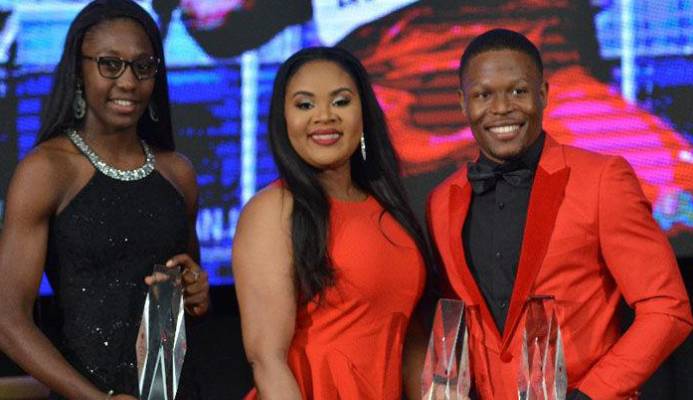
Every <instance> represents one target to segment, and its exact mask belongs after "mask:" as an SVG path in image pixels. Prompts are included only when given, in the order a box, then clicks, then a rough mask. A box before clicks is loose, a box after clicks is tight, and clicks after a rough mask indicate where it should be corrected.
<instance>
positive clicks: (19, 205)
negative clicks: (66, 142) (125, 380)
mask: <svg viewBox="0 0 693 400" xmlns="http://www.w3.org/2000/svg"><path fill="white" fill-rule="evenodd" d="M63 164H64V163H60V162H59V160H56V157H54V156H53V155H51V154H50V151H46V150H37V151H35V152H33V153H31V154H30V155H29V156H27V158H25V159H24V160H23V161H22V162H21V163H20V164H19V166H18V167H17V170H16V171H15V174H14V176H13V178H12V181H11V182H10V186H9V190H8V192H7V203H6V213H5V223H4V226H3V229H2V232H1V233H0V276H1V277H2V279H0V349H2V351H3V352H4V353H5V354H7V355H8V356H9V357H10V358H12V359H13V360H14V361H15V362H16V363H17V364H18V365H19V366H20V367H22V369H24V370H25V371H27V372H28V373H29V374H31V375H32V376H34V377H35V378H37V379H38V380H39V381H41V382H43V383H44V384H46V385H47V386H48V387H49V388H50V389H51V390H53V391H55V392H57V393H60V394H61V395H63V396H65V397H67V398H69V399H94V400H104V399H105V398H106V393H103V392H101V391H99V390H98V389H97V388H96V387H95V386H94V385H92V384H91V383H90V382H89V381H88V380H87V379H86V378H84V377H83V376H81V375H80V374H79V373H77V371H75V370H74V369H73V368H72V367H71V366H70V365H69V364H68V363H67V361H65V359H64V358H63V356H62V355H61V354H60V353H59V352H58V350H57V349H56V348H55V347H54V346H53V345H52V343H51V342H50V341H49V340H48V339H47V338H46V336H45V335H44V334H43V333H42V332H41V331H40V330H39V329H38V328H37V327H36V325H35V324H34V321H33V318H32V309H33V305H34V301H35V299H36V294H37V292H38V288H39V285H40V282H41V276H42V274H43V267H44V262H45V257H46V248H47V241H48V224H49V222H48V221H49V218H50V216H51V215H53V214H54V213H55V210H56V209H57V205H58V204H59V202H60V201H61V196H62V193H63V192H64V190H63V188H65V187H66V186H65V185H66V183H65V179H66V178H65V176H66V175H69V174H66V173H65V165H63Z"/></svg>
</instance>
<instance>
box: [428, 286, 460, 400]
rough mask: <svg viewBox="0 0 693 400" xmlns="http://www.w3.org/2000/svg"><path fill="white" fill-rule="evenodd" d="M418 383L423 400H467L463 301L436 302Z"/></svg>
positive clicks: (445, 300)
mask: <svg viewBox="0 0 693 400" xmlns="http://www.w3.org/2000/svg"><path fill="white" fill-rule="evenodd" d="M421 381H422V387H421V394H422V399H423V400H467V399H469V390H470V386H471V385H470V375H469V350H468V347H467V325H466V324H465V321H464V303H463V302H461V301H459V300H453V299H440V300H439V301H438V305H437V306H436V312H435V317H434V320H433V329H432V330H431V337H430V339H429V341H428V351H427V352H426V361H425V364H424V369H423V374H422V376H421Z"/></svg>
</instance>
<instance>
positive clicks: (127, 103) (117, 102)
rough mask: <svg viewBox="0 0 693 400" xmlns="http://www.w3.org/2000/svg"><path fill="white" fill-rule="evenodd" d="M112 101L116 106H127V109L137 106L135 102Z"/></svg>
mask: <svg viewBox="0 0 693 400" xmlns="http://www.w3.org/2000/svg"><path fill="white" fill-rule="evenodd" d="M111 101H113V102H114V103H116V104H117V105H119V106H126V107H127V106H132V105H134V104H135V103H133V102H132V101H130V100H111Z"/></svg>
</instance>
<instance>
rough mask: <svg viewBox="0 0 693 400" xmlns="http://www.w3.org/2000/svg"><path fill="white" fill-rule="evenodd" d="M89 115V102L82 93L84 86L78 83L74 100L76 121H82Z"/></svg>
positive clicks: (73, 112) (73, 111)
mask: <svg viewBox="0 0 693 400" xmlns="http://www.w3.org/2000/svg"><path fill="white" fill-rule="evenodd" d="M86 113H87V102H86V101H84V94H83V93H82V84H81V83H79V82H77V87H76V88H75V97H74V98H73V99H72V114H73V115H74V117H75V119H82V118H84V115H85V114H86Z"/></svg>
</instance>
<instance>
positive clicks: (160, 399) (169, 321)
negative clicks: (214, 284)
mask: <svg viewBox="0 0 693 400" xmlns="http://www.w3.org/2000/svg"><path fill="white" fill-rule="evenodd" d="M153 276H154V278H155V281H156V282H155V283H153V284H152V285H151V286H150V287H149V293H147V298H146V300H145V302H144V311H143V313H142V323H141V324H140V331H139V334H138V336H137V347H136V353H137V371H138V378H139V389H140V400H173V399H174V398H175V396H176V392H177V391H178V382H179V379H180V373H181V367H182V366H183V359H184V358H185V351H186V339H185V318H184V314H185V309H184V306H183V286H182V281H181V269H180V267H176V268H166V267H165V266H163V265H155V266H154V272H153Z"/></svg>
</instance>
